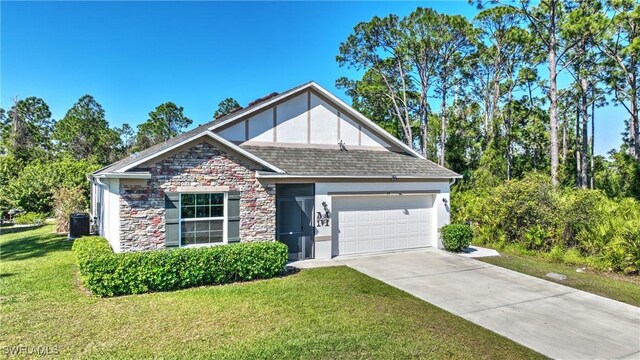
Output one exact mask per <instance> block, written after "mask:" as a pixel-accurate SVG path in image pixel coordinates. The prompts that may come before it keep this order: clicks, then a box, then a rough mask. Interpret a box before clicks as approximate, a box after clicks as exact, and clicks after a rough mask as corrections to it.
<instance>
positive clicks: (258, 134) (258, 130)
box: [249, 109, 273, 142]
mask: <svg viewBox="0 0 640 360" xmlns="http://www.w3.org/2000/svg"><path fill="white" fill-rule="evenodd" d="M249 139H251V140H252V141H262V142H272V141H273V109H268V110H265V111H263V112H261V113H259V114H258V115H256V116H254V117H252V118H250V119H249Z"/></svg>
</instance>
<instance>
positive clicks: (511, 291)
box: [388, 267, 576, 315]
mask: <svg viewBox="0 0 640 360" xmlns="http://www.w3.org/2000/svg"><path fill="white" fill-rule="evenodd" d="M501 270H502V269H501V268H497V267H485V268H477V269H473V270H472V271H463V272H452V273H445V274H438V275H434V276H428V277H421V278H405V279H400V280H392V281H389V282H388V283H389V284H391V285H393V286H396V287H397V288H399V289H402V290H404V291H407V292H409V293H410V294H413V295H415V296H417V297H419V298H421V299H423V300H426V301H428V302H430V303H432V304H434V305H437V306H439V307H441V308H443V309H446V310H447V311H449V312H452V313H454V314H456V315H459V314H463V313H468V312H474V311H481V310H486V309H492V308H496V307H500V306H505V305H511V304H517V303H522V302H527V301H532V300H538V299H544V298H547V297H550V296H557V295H560V294H566V293H569V292H572V291H576V290H575V289H569V288H566V287H564V286H546V285H547V284H546V283H547V281H545V280H541V279H538V278H534V277H527V278H524V279H522V278H521V277H520V276H519V274H518V273H514V272H508V271H501ZM554 285H555V284H554ZM460 294H464V295H463V296H461V295H460Z"/></svg>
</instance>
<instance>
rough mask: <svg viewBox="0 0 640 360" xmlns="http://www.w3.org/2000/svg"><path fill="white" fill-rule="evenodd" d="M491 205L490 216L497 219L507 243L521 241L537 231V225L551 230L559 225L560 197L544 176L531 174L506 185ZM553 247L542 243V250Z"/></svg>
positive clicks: (491, 200) (500, 187) (494, 195)
mask: <svg viewBox="0 0 640 360" xmlns="http://www.w3.org/2000/svg"><path fill="white" fill-rule="evenodd" d="M490 205H491V208H492V209H493V211H491V212H488V214H490V215H492V216H494V217H495V221H496V222H498V224H499V226H500V228H502V229H503V230H504V232H505V236H506V240H507V241H508V242H518V241H521V240H522V239H523V238H524V235H525V233H527V232H530V231H535V230H532V228H534V227H536V226H539V227H543V228H545V229H549V230H551V229H553V228H554V225H555V222H556V219H555V218H554V214H556V212H557V208H558V205H557V198H556V196H555V194H554V192H553V187H552V186H551V181H549V179H548V178H547V177H545V176H541V175H535V174H532V175H527V176H526V177H525V178H524V179H522V180H518V181H508V182H506V183H505V184H504V185H502V186H499V187H498V188H496V189H495V191H494V193H493V194H492V196H490ZM550 238H551V237H549V238H548V239H546V240H549V239H550ZM550 245H551V244H541V247H545V248H550V247H551V246H550Z"/></svg>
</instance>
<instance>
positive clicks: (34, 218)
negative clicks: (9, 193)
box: [13, 212, 47, 225]
mask: <svg viewBox="0 0 640 360" xmlns="http://www.w3.org/2000/svg"><path fill="white" fill-rule="evenodd" d="M45 220H47V215H45V214H41V213H35V212H28V213H24V214H21V215H18V216H16V217H15V218H14V219H13V222H14V224H18V225H42V224H44V221H45Z"/></svg>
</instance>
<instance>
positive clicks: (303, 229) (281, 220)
mask: <svg viewBox="0 0 640 360" xmlns="http://www.w3.org/2000/svg"><path fill="white" fill-rule="evenodd" d="M313 203H314V200H313V197H309V198H307V197H295V198H284V199H279V200H278V209H277V211H278V219H277V222H278V224H277V225H278V226H277V227H278V240H280V241H281V242H283V243H285V244H286V245H287V246H288V247H289V260H304V259H310V258H313V257H314V251H313V250H314V249H313V235H314V231H315V228H314V224H313Z"/></svg>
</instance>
